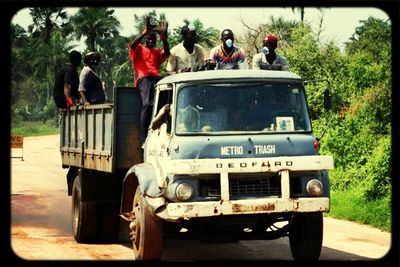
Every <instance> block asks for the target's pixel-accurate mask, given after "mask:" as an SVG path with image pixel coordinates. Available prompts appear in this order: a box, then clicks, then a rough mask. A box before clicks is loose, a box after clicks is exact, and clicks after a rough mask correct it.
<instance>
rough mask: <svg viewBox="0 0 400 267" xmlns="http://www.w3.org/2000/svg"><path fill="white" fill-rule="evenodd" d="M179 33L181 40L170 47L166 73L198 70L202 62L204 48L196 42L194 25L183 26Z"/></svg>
mask: <svg viewBox="0 0 400 267" xmlns="http://www.w3.org/2000/svg"><path fill="white" fill-rule="evenodd" d="M181 35H182V38H183V41H182V42H181V43H179V44H178V45H176V46H174V47H173V48H172V49H171V54H170V56H169V58H168V63H167V72H168V74H175V73H180V72H189V71H199V70H200V68H201V67H202V65H203V63H204V60H205V59H204V48H203V47H202V46H201V45H199V44H196V42H197V35H196V29H195V27H194V26H193V25H191V24H189V25H187V26H183V27H182V29H181Z"/></svg>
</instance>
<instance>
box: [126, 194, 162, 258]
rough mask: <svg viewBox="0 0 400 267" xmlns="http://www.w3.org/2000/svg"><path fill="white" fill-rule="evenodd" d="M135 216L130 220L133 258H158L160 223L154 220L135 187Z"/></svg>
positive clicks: (160, 237)
mask: <svg viewBox="0 0 400 267" xmlns="http://www.w3.org/2000/svg"><path fill="white" fill-rule="evenodd" d="M132 209H133V212H134V214H135V218H134V219H133V221H132V222H131V225H130V228H131V237H132V245H133V246H132V247H133V254H134V256H135V260H160V259H161V252H162V241H163V240H162V238H163V236H162V224H161V221H159V220H156V219H155V218H154V217H153V215H152V214H151V211H150V210H149V207H147V206H146V203H145V200H144V198H143V196H142V194H141V193H140V190H139V187H137V189H136V193H135V197H134V199H133V207H132Z"/></svg>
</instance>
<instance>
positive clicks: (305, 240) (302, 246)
mask: <svg viewBox="0 0 400 267" xmlns="http://www.w3.org/2000/svg"><path fill="white" fill-rule="evenodd" d="M322 239H323V216H322V212H315V213H296V214H294V215H293V217H292V221H291V224H290V228H289V242H290V250H291V252H292V256H293V258H294V259H295V260H308V261H309V260H318V258H319V255H320V254H321V248H322Z"/></svg>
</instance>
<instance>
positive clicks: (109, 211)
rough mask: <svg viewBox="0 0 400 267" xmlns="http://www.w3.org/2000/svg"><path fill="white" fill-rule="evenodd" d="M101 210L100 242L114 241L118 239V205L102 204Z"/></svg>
mask: <svg viewBox="0 0 400 267" xmlns="http://www.w3.org/2000/svg"><path fill="white" fill-rule="evenodd" d="M100 205H101V206H100V208H101V220H100V221H101V225H100V233H99V237H100V239H101V240H102V241H105V242H110V241H115V240H116V239H117V237H118V230H119V222H120V218H119V204H115V203H102V204H100Z"/></svg>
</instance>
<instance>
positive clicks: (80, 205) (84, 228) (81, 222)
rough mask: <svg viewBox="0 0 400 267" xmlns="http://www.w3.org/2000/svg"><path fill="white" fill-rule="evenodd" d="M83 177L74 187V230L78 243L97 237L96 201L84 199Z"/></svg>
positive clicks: (76, 180)
mask: <svg viewBox="0 0 400 267" xmlns="http://www.w3.org/2000/svg"><path fill="white" fill-rule="evenodd" d="M81 184H82V182H81V177H79V176H77V177H76V178H75V181H74V184H73V187H72V210H71V213H72V214H71V218H72V232H73V235H74V238H75V240H76V241H77V242H78V243H90V242H93V241H94V239H95V238H96V232H97V231H96V229H97V226H96V202H93V201H87V202H83V201H82V187H81Z"/></svg>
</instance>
